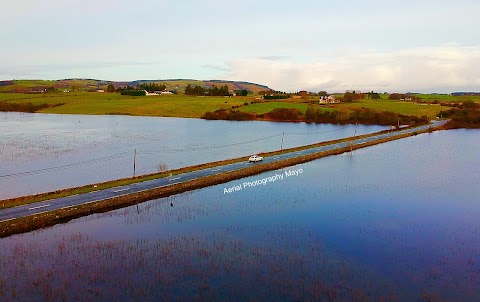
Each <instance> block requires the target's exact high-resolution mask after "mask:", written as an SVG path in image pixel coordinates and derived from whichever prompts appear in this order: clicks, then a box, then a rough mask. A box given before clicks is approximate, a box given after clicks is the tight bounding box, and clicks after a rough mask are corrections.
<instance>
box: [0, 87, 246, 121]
mask: <svg viewBox="0 0 480 302" xmlns="http://www.w3.org/2000/svg"><path fill="white" fill-rule="evenodd" d="M0 101H9V102H14V103H28V102H31V103H32V104H34V105H38V104H43V103H47V104H62V103H64V105H61V106H58V107H54V108H47V109H44V110H41V111H39V112H41V113H62V114H97V115H98V114H125V115H136V116H165V117H167V116H168V117H175V116H178V117H193V118H199V117H201V116H202V115H203V114H204V113H205V112H206V111H215V110H217V109H229V108H231V107H232V106H238V105H242V104H243V103H244V102H245V101H248V99H245V98H239V97H237V98H225V97H195V96H184V95H158V96H139V97H132V96H122V95H120V94H118V93H96V92H92V93H61V94H52V95H49V94H14V93H2V94H0Z"/></svg>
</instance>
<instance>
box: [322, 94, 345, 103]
mask: <svg viewBox="0 0 480 302" xmlns="http://www.w3.org/2000/svg"><path fill="white" fill-rule="evenodd" d="M318 103H319V104H339V103H340V100H337V99H335V97H334V96H333V95H329V96H326V95H325V96H321V97H320V100H319V101H318Z"/></svg>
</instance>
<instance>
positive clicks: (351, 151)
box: [350, 123, 358, 155]
mask: <svg viewBox="0 0 480 302" xmlns="http://www.w3.org/2000/svg"><path fill="white" fill-rule="evenodd" d="M357 125H358V123H355V132H354V133H353V139H352V140H351V141H350V155H352V154H353V141H354V140H355V137H356V136H357Z"/></svg>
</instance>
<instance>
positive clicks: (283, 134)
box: [280, 131, 285, 151]
mask: <svg viewBox="0 0 480 302" xmlns="http://www.w3.org/2000/svg"><path fill="white" fill-rule="evenodd" d="M284 136H285V131H283V132H282V144H281V145H280V151H283V137H284Z"/></svg>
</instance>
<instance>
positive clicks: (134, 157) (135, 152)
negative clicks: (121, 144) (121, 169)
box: [133, 148, 137, 177]
mask: <svg viewBox="0 0 480 302" xmlns="http://www.w3.org/2000/svg"><path fill="white" fill-rule="evenodd" d="M136 161H137V149H136V148H135V150H134V151H133V177H135V168H136V167H135V166H136Z"/></svg>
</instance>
